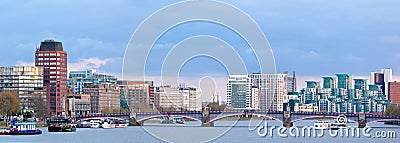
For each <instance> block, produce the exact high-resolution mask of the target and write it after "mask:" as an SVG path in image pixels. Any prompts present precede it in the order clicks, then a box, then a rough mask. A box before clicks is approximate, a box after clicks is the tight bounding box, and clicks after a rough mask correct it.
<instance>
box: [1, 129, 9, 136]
mask: <svg viewBox="0 0 400 143" xmlns="http://www.w3.org/2000/svg"><path fill="white" fill-rule="evenodd" d="M8 134H10V130H8V129H5V130H1V131H0V135H8Z"/></svg>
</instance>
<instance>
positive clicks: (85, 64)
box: [0, 0, 400, 94]
mask: <svg viewBox="0 0 400 143" xmlns="http://www.w3.org/2000/svg"><path fill="white" fill-rule="evenodd" d="M176 2H179V1H173V0H167V1H157V2H156V1H139V0H135V1H132V0H116V1H95V0H93V1H91V0H84V1H80V2H71V1H68V0H60V1H51V0H41V1H36V0H35V1H34V0H21V1H14V0H0V21H1V22H0V45H1V46H0V48H1V51H2V52H0V57H2V59H1V60H0V66H14V65H33V62H34V52H35V50H36V48H37V47H38V46H39V45H40V42H41V41H43V40H45V39H55V40H58V41H61V42H63V46H64V49H65V50H66V51H67V52H68V60H69V61H68V62H69V69H70V70H85V69H96V70H97V71H99V72H104V73H110V74H114V75H116V76H117V77H122V67H123V59H124V54H125V50H126V47H127V44H128V42H129V40H130V38H131V37H132V34H133V33H134V32H135V30H136V29H137V28H138V27H139V25H140V23H142V22H143V21H144V20H145V19H146V18H147V17H148V16H150V15H151V14H152V13H154V12H156V11H157V10H159V9H160V8H163V7H165V6H168V5H170V4H173V3H176ZM222 2H225V3H228V4H230V5H232V6H234V7H236V8H238V9H240V10H242V11H243V12H245V13H246V14H247V15H249V16H250V17H251V18H252V19H254V21H255V22H256V23H257V24H258V25H259V27H260V28H261V30H262V31H263V32H264V34H265V36H266V38H267V39H268V42H269V44H270V47H271V49H272V51H273V54H274V58H275V64H276V72H278V73H282V72H284V71H289V72H292V71H296V73H297V74H296V75H297V77H298V79H299V81H298V83H299V86H298V87H302V86H304V81H305V80H320V77H321V76H327V75H331V76H333V75H334V74H335V73H349V74H352V75H354V76H355V77H368V75H369V73H370V72H371V71H380V69H382V68H392V69H393V75H394V76H395V77H396V78H397V77H398V76H400V64H398V61H399V60H400V26H399V25H400V19H399V17H400V1H397V0H380V1H376V0H337V1H331V0H320V1H314V0H284V1H282V0H254V1H235V0H228V1H222ZM205 11H207V10H205ZM182 13H185V12H184V11H182ZM227 15H229V14H227ZM166 18H167V17H166ZM231 18H232V20H233V21H234V20H235V18H236V17H235V16H234V15H233V16H231ZM154 26H155V27H157V23H154ZM196 35H210V36H213V37H218V38H220V39H221V40H223V41H225V42H226V43H229V45H231V46H232V47H233V48H234V49H235V50H236V52H237V53H238V54H239V56H240V57H241V58H242V59H243V60H244V62H245V65H246V69H247V72H249V73H253V72H258V71H259V70H260V69H259V68H258V67H257V64H254V62H257V60H256V58H255V57H254V54H253V53H252V52H251V51H250V52H249V47H248V46H247V45H246V43H245V41H243V40H242V39H241V38H240V37H238V35H237V34H235V33H234V32H232V31H231V30H230V29H228V28H226V27H223V26H221V25H217V24H214V23H208V22H192V23H186V24H182V25H179V26H176V27H174V28H173V29H170V30H169V31H168V32H166V33H165V34H164V35H162V37H160V39H159V40H158V41H157V43H155V45H154V48H153V49H152V50H151V52H150V53H149V55H148V62H147V63H146V74H147V75H148V77H149V78H148V79H152V78H154V77H157V76H159V75H160V71H161V69H162V66H161V65H162V63H163V60H164V58H165V57H166V56H167V55H168V52H169V51H170V50H171V49H172V48H173V47H174V46H175V45H176V44H178V43H179V42H180V41H182V40H184V39H186V38H188V37H191V36H196ZM179 74H180V78H182V81H183V82H186V83H187V84H188V85H192V86H198V85H199V84H198V83H199V82H200V81H201V80H200V79H205V78H204V77H212V78H213V79H214V82H215V85H217V86H218V87H217V88H218V89H217V90H218V91H217V92H218V93H219V94H225V91H224V90H225V89H224V88H225V84H226V79H227V74H228V73H227V70H226V69H225V68H224V65H223V64H221V63H219V62H217V61H216V60H213V59H212V58H207V57H197V58H194V59H191V60H189V61H187V63H185V64H184V66H182V67H181V71H180V73H179ZM396 78H395V79H396ZM154 80H157V79H154ZM210 81H211V80H206V82H210ZM156 83H157V82H156Z"/></svg>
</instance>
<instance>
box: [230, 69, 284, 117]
mask: <svg viewBox="0 0 400 143" xmlns="http://www.w3.org/2000/svg"><path fill="white" fill-rule="evenodd" d="M253 88H257V89H253ZM255 93H258V94H255ZM286 94H287V74H260V73H253V74H248V75H230V76H229V82H228V85H227V105H228V106H229V105H230V106H232V107H233V108H238V109H243V108H253V109H261V110H273V111H283V96H284V95H286ZM256 96H258V101H257V100H256V99H257V98H256ZM253 103H254V104H253ZM257 104H258V106H257V107H255V106H254V105H257Z"/></svg>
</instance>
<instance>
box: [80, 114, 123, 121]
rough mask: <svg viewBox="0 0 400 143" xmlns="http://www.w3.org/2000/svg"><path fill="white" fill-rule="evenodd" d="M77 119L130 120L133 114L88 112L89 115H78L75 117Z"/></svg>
mask: <svg viewBox="0 0 400 143" xmlns="http://www.w3.org/2000/svg"><path fill="white" fill-rule="evenodd" d="M75 118H76V120H94V119H101V118H108V119H115V120H130V119H131V114H129V113H126V114H123V113H121V114H88V115H78V116H76V117H75Z"/></svg>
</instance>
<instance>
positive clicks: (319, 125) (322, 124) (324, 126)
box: [314, 120, 329, 130]
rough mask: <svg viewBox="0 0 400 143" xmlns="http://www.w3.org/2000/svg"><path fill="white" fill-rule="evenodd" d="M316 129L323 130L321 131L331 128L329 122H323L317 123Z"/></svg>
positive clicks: (315, 123) (315, 124)
mask: <svg viewBox="0 0 400 143" xmlns="http://www.w3.org/2000/svg"><path fill="white" fill-rule="evenodd" d="M314 128H315V129H321V130H323V129H328V128H329V124H328V121H322V120H318V121H315V122H314Z"/></svg>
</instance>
